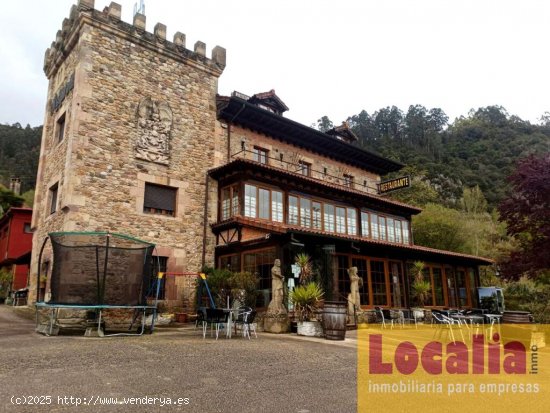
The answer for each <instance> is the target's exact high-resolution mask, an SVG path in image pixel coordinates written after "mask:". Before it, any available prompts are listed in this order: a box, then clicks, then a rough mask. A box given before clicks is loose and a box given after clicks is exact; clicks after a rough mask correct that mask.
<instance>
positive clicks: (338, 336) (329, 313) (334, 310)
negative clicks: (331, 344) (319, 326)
mask: <svg viewBox="0 0 550 413" xmlns="http://www.w3.org/2000/svg"><path fill="white" fill-rule="evenodd" d="M346 318H347V308H346V303H345V302H343V301H325V308H324V309H323V330H324V331H325V338H326V339H327V340H344V339H345V338H346Z"/></svg>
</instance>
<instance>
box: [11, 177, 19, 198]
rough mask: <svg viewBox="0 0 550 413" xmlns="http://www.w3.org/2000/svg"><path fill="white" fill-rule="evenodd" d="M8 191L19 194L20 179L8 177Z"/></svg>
mask: <svg viewBox="0 0 550 413" xmlns="http://www.w3.org/2000/svg"><path fill="white" fill-rule="evenodd" d="M10 191H12V192H13V193H14V194H15V195H21V179H19V178H11V179H10Z"/></svg>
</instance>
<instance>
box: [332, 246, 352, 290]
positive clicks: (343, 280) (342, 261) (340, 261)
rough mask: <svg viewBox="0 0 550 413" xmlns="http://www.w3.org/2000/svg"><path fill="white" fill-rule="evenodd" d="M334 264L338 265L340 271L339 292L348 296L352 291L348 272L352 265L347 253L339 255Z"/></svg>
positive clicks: (338, 271)
mask: <svg viewBox="0 0 550 413" xmlns="http://www.w3.org/2000/svg"><path fill="white" fill-rule="evenodd" d="M334 264H336V265H337V268H336V270H337V273H338V293H340V294H341V295H343V296H344V297H347V295H348V294H349V293H350V288H351V287H350V280H349V274H348V269H349V267H350V265H349V258H348V256H347V255H337V256H336V260H334Z"/></svg>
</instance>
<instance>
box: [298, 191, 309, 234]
mask: <svg viewBox="0 0 550 413" xmlns="http://www.w3.org/2000/svg"><path fill="white" fill-rule="evenodd" d="M300 225H301V226H302V227H306V228H309V227H311V201H310V200H309V199H306V198H300Z"/></svg>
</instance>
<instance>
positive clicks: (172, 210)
mask: <svg viewBox="0 0 550 413" xmlns="http://www.w3.org/2000/svg"><path fill="white" fill-rule="evenodd" d="M145 21H146V19H145V16H144V15H142V14H139V13H137V14H136V15H135V16H134V19H133V24H128V23H125V22H123V21H121V6H120V5H119V4H116V3H111V4H110V6H109V7H106V8H105V10H103V11H98V10H95V9H94V1H93V0H80V1H79V3H78V5H75V6H73V7H72V9H71V11H70V16H69V18H66V19H64V20H63V25H62V29H61V30H59V31H58V32H57V36H56V39H55V41H54V42H53V43H52V45H51V47H50V48H49V49H48V50H47V51H46V55H45V59H44V72H45V73H46V76H47V78H48V80H49V86H48V101H47V105H46V113H45V117H44V131H43V135H42V146H41V151H40V164H39V169H38V177H37V186H36V196H35V203H34V213H33V223H32V225H33V227H34V229H35V233H34V239H33V257H32V267H31V268H32V269H31V291H30V298H31V301H33V300H34V299H35V297H36V273H37V268H38V253H39V250H40V247H41V245H42V243H43V240H44V238H45V237H46V235H47V233H48V232H51V231H79V230H80V231H111V232H119V233H124V234H129V235H132V236H135V237H138V238H141V239H144V240H147V241H151V242H154V243H156V244H157V246H158V247H157V254H158V255H159V256H162V257H167V262H168V264H167V265H168V268H167V270H168V271H173V272H183V271H198V270H199V269H200V267H201V265H202V263H203V261H204V262H206V263H207V264H210V265H212V264H213V249H214V247H213V245H214V244H213V239H212V237H213V235H212V234H211V231H207V230H206V222H208V221H213V220H214V218H215V213H216V202H212V198H211V199H210V200H209V196H208V195H209V193H211V192H213V188H212V187H211V188H210V189H208V183H207V180H206V176H207V174H206V171H207V170H208V169H209V168H211V167H212V166H213V165H214V160H213V159H214V135H215V133H214V130H215V127H216V100H215V99H216V93H217V82H218V77H219V76H220V75H221V74H222V72H223V69H224V67H225V49H223V48H222V47H219V46H216V47H215V48H214V49H213V50H212V57H211V58H207V57H206V56H205V54H206V45H205V44H204V43H202V42H197V43H195V45H194V50H189V49H187V48H186V44H185V35H184V34H182V33H179V32H178V33H176V34H175V35H174V38H173V41H168V40H167V39H166V26H165V25H163V24H161V23H157V24H156V25H155V27H154V30H153V33H151V32H148V31H146V24H145ZM213 196H214V197H215V195H213ZM205 218H206V221H205ZM49 256H50V253H49V252H48V250H46V251H45V254H44V258H43V262H46V263H47V262H48V260H49V259H50V258H49Z"/></svg>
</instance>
